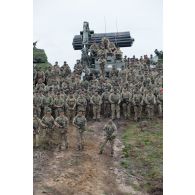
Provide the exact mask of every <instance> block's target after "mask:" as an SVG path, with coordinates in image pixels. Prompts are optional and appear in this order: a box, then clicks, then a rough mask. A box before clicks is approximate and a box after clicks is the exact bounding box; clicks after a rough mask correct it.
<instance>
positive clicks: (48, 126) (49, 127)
mask: <svg viewBox="0 0 195 195" xmlns="http://www.w3.org/2000/svg"><path fill="white" fill-rule="evenodd" d="M42 126H43V127H44V128H45V133H44V139H45V143H46V144H47V146H48V147H49V148H51V147H52V139H53V127H54V118H53V116H52V115H51V108H47V112H46V114H45V115H44V116H43V118H42Z"/></svg>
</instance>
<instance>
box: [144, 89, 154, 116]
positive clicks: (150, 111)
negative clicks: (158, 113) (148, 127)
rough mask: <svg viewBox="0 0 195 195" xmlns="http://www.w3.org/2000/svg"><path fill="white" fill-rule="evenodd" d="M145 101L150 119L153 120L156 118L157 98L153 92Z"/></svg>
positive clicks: (150, 92) (148, 94) (147, 94)
mask: <svg viewBox="0 0 195 195" xmlns="http://www.w3.org/2000/svg"><path fill="white" fill-rule="evenodd" d="M143 101H144V102H145V104H146V112H147V116H148V119H150V120H152V119H153V116H154V105H155V104H156V98H155V96H154V94H153V93H152V91H151V90H149V91H148V93H146V96H145V97H144V99H143Z"/></svg>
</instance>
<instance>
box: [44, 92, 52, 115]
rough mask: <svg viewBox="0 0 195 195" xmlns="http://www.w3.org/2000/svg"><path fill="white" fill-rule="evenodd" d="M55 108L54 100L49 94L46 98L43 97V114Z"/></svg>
mask: <svg viewBox="0 0 195 195" xmlns="http://www.w3.org/2000/svg"><path fill="white" fill-rule="evenodd" d="M52 106H53V98H52V97H51V95H48V92H47V93H46V96H44V97H43V114H44V115H45V114H46V112H47V109H48V108H52Z"/></svg>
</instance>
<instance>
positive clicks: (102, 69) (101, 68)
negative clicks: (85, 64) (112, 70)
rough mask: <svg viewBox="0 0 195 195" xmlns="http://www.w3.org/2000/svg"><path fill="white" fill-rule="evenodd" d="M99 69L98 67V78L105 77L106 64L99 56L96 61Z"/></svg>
mask: <svg viewBox="0 0 195 195" xmlns="http://www.w3.org/2000/svg"><path fill="white" fill-rule="evenodd" d="M98 63H99V67H100V76H101V77H105V64H106V59H105V58H104V57H103V56H101V57H100V58H99V60H98Z"/></svg>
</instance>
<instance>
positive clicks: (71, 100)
mask: <svg viewBox="0 0 195 195" xmlns="http://www.w3.org/2000/svg"><path fill="white" fill-rule="evenodd" d="M76 103H77V101H76V99H75V97H74V95H73V92H72V91H71V92H70V95H69V96H68V97H67V99H66V108H67V110H66V111H67V117H68V120H69V121H70V123H72V120H73V119H74V117H75V112H76Z"/></svg>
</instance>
